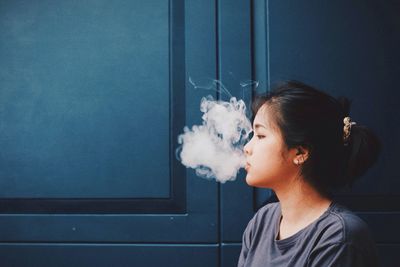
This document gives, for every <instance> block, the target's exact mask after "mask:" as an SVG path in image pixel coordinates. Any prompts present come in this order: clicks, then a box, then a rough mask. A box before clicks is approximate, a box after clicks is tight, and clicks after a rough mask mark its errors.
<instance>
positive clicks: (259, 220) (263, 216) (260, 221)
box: [247, 202, 280, 230]
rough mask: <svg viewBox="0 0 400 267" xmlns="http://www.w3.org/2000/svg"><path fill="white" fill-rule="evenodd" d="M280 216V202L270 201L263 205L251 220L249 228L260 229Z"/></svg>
mask: <svg viewBox="0 0 400 267" xmlns="http://www.w3.org/2000/svg"><path fill="white" fill-rule="evenodd" d="M279 216H280V204H279V202H275V203H269V204H266V205H265V206H263V207H261V208H260V209H259V210H258V211H257V212H256V213H255V214H254V216H253V218H252V219H251V220H250V222H249V223H248V225H247V230H250V229H251V230H260V228H262V227H264V226H265V225H271V223H273V222H274V221H276V220H277V218H278V217H279Z"/></svg>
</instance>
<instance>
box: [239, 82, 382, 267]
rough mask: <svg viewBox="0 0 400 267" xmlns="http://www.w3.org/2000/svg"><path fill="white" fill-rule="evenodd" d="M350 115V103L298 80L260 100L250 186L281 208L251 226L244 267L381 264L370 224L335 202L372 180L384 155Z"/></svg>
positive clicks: (270, 207)
mask: <svg viewBox="0 0 400 267" xmlns="http://www.w3.org/2000/svg"><path fill="white" fill-rule="evenodd" d="M349 109H350V102H349V101H348V100H347V99H346V98H340V99H335V98H333V97H331V96H329V95H327V94H326V93H324V92H321V91H319V90H317V89H314V88H312V87H310V86H308V85H305V84H302V83H300V82H295V81H290V82H286V83H283V84H281V85H280V86H278V87H277V88H276V89H275V90H273V91H272V92H271V93H269V94H268V95H267V96H265V97H262V98H260V99H258V101H256V102H255V111H254V114H256V116H255V118H254V121H253V130H254V136H253V137H252V139H251V140H250V142H249V143H247V144H246V146H245V147H244V151H245V154H246V158H247V165H246V171H247V176H246V182H247V184H249V185H251V186H255V187H262V188H271V189H273V190H274V192H275V194H276V196H277V198H278V199H279V202H277V203H271V204H267V205H265V206H264V207H262V208H261V209H260V210H259V211H258V212H257V213H256V214H255V216H254V217H253V218H252V220H251V221H250V222H249V224H248V226H247V228H246V230H245V232H244V234H243V243H242V251H241V254H240V258H239V262H238V266H251V267H257V266H264V267H265V266H273V267H279V266H296V267H297V266H352V267H357V266H363V267H365V266H377V257H376V251H375V246H374V242H373V240H372V238H371V237H370V234H369V231H368V228H367V226H366V224H365V223H364V222H363V221H362V220H361V219H360V218H358V217H357V216H356V215H355V214H354V213H352V212H350V211H348V210H347V209H345V208H343V207H341V206H340V205H338V204H336V203H334V202H333V201H332V197H331V194H332V192H333V191H334V190H336V189H339V188H342V187H345V186H351V185H352V183H353V182H354V181H355V179H356V178H357V177H359V176H361V175H362V174H364V173H365V171H366V170H367V169H368V168H369V167H370V166H371V165H372V164H373V163H374V162H375V161H376V159H377V156H378V153H379V150H380V145H379V142H378V139H377V138H376V136H375V135H374V134H373V133H372V132H371V131H370V130H368V129H367V128H365V127H363V126H360V125H359V124H355V123H354V122H352V121H351V119H350V117H348V115H349Z"/></svg>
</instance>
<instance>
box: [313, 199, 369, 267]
mask: <svg viewBox="0 0 400 267" xmlns="http://www.w3.org/2000/svg"><path fill="white" fill-rule="evenodd" d="M312 233H313V235H312V236H310V238H311V240H310V242H309V243H311V244H313V245H312V249H311V251H310V254H309V256H308V261H309V263H310V266H326V265H329V266H332V265H334V266H377V254H376V247H375V243H374V241H373V239H372V237H371V235H370V232H369V229H368V226H367V224H366V223H365V222H364V221H363V220H362V219H361V218H359V217H358V216H357V215H356V214H354V213H353V212H351V211H349V210H348V209H346V208H344V207H342V206H340V205H338V204H333V205H332V206H331V207H330V208H329V210H328V211H327V212H326V213H325V214H324V216H323V217H321V218H320V219H319V220H318V222H317V224H316V225H315V228H314V229H313V232H312ZM311 263H313V264H311Z"/></svg>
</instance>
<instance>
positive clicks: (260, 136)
mask: <svg viewBox="0 0 400 267" xmlns="http://www.w3.org/2000/svg"><path fill="white" fill-rule="evenodd" d="M256 136H257V138H258V139H263V138H264V137H265V135H260V134H258V135H256Z"/></svg>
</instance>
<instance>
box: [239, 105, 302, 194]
mask: <svg viewBox="0 0 400 267" xmlns="http://www.w3.org/2000/svg"><path fill="white" fill-rule="evenodd" d="M270 112H272V110H271V109H269V108H266V106H265V105H264V106H263V107H261V108H260V109H259V110H258V112H257V114H256V117H255V119H254V122H253V131H254V136H253V138H252V139H251V140H250V141H249V142H248V143H247V144H246V145H245V147H244V152H245V154H246V160H247V164H246V171H247V176H246V182H247V184H248V185H251V186H255V187H268V188H275V186H277V185H278V184H279V183H282V182H285V178H286V177H288V176H291V175H292V174H293V172H294V171H295V167H294V166H293V165H294V164H293V159H291V157H290V156H289V153H288V151H287V149H286V145H285V143H284V141H283V138H282V135H281V133H280V132H279V131H278V130H277V129H276V127H273V126H272V125H274V124H273V122H272V121H271V116H270V114H269V113H270Z"/></svg>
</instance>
